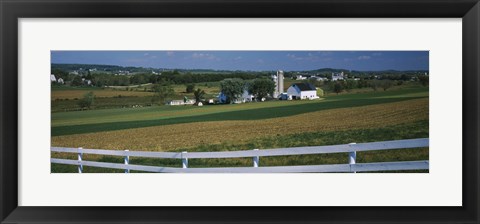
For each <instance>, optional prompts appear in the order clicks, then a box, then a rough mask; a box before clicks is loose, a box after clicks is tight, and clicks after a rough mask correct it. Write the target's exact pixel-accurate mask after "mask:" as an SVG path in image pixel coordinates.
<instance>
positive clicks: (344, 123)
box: [51, 98, 429, 151]
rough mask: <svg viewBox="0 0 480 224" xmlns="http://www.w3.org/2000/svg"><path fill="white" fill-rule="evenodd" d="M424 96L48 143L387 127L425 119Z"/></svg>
mask: <svg viewBox="0 0 480 224" xmlns="http://www.w3.org/2000/svg"><path fill="white" fill-rule="evenodd" d="M428 105H429V103H428V98H422V99H415V100H408V101H402V102H395V103H387V104H378V105H371V106H363V107H354V108H341V109H331V110H323V111H317V112H312V113H305V114H300V115H295V116H288V117H282V118H273V119H264V120H249V121H218V122H217V121H215V122H197V123H188V124H175V125H165V126H156V127H148V128H136V129H128V130H119V131H109V132H99V133H91V134H77V135H66V136H57V137H52V139H51V140H52V146H58V147H83V148H90V149H115V150H124V149H129V150H137V151H180V150H185V149H188V148H189V147H194V146H198V145H202V144H220V143H222V142H248V141H249V140H251V139H255V138H263V137H268V136H276V135H282V134H294V133H305V132H321V131H344V130H352V129H369V128H379V127H387V126H390V125H397V124H403V123H410V122H415V121H420V120H428V118H429V112H428V111H429V110H428Z"/></svg>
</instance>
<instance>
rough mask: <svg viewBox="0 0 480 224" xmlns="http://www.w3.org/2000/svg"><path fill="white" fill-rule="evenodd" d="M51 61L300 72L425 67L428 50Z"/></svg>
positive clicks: (84, 55)
mask: <svg viewBox="0 0 480 224" xmlns="http://www.w3.org/2000/svg"><path fill="white" fill-rule="evenodd" d="M51 60H52V63H66V64H106V65H120V66H135V67H151V68H172V69H173V68H178V69H216V70H252V71H263V70H279V69H280V70H285V71H300V70H314V69H319V68H338V69H350V70H360V71H378V70H387V69H393V70H428V68H429V65H428V64H429V52H428V51H52V52H51Z"/></svg>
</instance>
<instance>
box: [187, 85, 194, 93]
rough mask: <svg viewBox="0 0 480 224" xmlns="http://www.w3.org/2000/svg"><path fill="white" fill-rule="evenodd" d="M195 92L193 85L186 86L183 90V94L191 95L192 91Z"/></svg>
mask: <svg viewBox="0 0 480 224" xmlns="http://www.w3.org/2000/svg"><path fill="white" fill-rule="evenodd" d="M194 90H195V84H193V83H192V84H188V85H187V88H186V89H185V92H187V93H193V91H194Z"/></svg>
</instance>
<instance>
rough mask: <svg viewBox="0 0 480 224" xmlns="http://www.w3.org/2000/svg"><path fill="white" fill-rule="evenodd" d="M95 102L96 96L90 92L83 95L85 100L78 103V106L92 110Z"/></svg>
mask: <svg viewBox="0 0 480 224" xmlns="http://www.w3.org/2000/svg"><path fill="white" fill-rule="evenodd" d="M94 100H95V95H94V94H93V92H88V93H86V94H85V95H83V98H82V99H80V101H78V106H80V108H82V109H83V108H87V109H90V107H91V106H92V105H93V102H94Z"/></svg>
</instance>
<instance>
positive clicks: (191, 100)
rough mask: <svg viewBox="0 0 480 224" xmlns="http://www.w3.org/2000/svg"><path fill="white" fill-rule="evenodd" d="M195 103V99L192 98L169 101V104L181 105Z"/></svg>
mask: <svg viewBox="0 0 480 224" xmlns="http://www.w3.org/2000/svg"><path fill="white" fill-rule="evenodd" d="M194 103H195V100H193V99H190V100H186V102H185V100H170V101H168V102H167V105H170V106H179V105H193V104H194Z"/></svg>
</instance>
